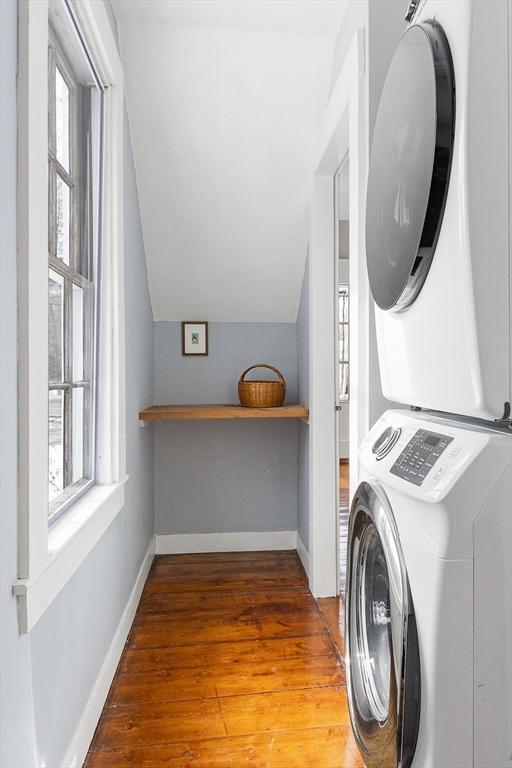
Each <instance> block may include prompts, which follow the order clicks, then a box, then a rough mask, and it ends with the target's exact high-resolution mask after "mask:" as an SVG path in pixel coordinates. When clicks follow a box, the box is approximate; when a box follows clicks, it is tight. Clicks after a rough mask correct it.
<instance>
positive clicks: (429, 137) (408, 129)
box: [366, 22, 455, 310]
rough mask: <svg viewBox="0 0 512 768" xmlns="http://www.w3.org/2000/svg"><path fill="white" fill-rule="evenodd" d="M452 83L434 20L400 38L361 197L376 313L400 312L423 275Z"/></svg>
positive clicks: (446, 148) (447, 136)
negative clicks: (364, 190) (389, 310)
mask: <svg viewBox="0 0 512 768" xmlns="http://www.w3.org/2000/svg"><path fill="white" fill-rule="evenodd" d="M454 125H455V83H454V76H453V65H452V59H451V54H450V48H449V45H448V42H447V40H446V36H445V34H444V32H443V30H442V28H441V27H440V26H439V24H437V23H435V22H425V23H422V24H415V25H413V26H411V27H409V29H408V30H407V32H406V33H405V34H404V36H403V37H402V39H401V41H400V43H399V45H398V48H397V50H396V52H395V54H394V56H393V59H392V61H391V65H390V67H389V70H388V73H387V76H386V80H385V83H384V88H383V90H382V95H381V99H380V103H379V108H378V111H377V117H376V122H375V128H374V134H373V142H372V149H371V156H370V168H369V174H368V188H367V198H366V259H367V267H368V276H369V280H370V287H371V290H372V294H373V297H374V299H375V301H376V303H377V304H378V306H379V307H380V308H381V309H384V310H387V309H393V310H403V309H405V308H406V307H408V306H409V305H410V304H412V302H413V301H414V300H415V299H416V297H417V296H418V294H419V292H420V291H421V289H422V287H423V283H424V282H425V278H426V277H427V273H428V271H429V268H430V265H431V262H432V258H433V256H434V251H435V247H436V244H437V239H438V235H439V230H440V228H441V222H442V218H443V212H444V207H445V201H446V195H447V191H448V182H449V175H450V167H451V161H452V153H453V138H454Z"/></svg>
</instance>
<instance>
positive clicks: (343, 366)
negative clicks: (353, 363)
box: [339, 363, 348, 400]
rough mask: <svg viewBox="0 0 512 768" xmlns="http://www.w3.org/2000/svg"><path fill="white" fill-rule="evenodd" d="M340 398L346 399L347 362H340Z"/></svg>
mask: <svg viewBox="0 0 512 768" xmlns="http://www.w3.org/2000/svg"><path fill="white" fill-rule="evenodd" d="M339 376H340V391H339V396H340V400H348V363H341V364H340V373H339Z"/></svg>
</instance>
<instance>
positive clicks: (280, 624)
mask: <svg viewBox="0 0 512 768" xmlns="http://www.w3.org/2000/svg"><path fill="white" fill-rule="evenodd" d="M330 621H331V622H332V615H330V614H329V606H328V605H327V604H326V605H325V612H324V610H322V609H320V608H319V605H318V603H317V602H316V601H315V600H314V598H313V597H312V596H311V594H310V592H309V589H308V586H307V581H306V577H305V574H304V571H303V569H302V566H301V564H300V561H299V559H298V557H297V554H296V553H295V552H246V553H229V554H221V553H219V554H217V553H216V554H205V555H169V556H167V555H165V556H157V557H156V558H155V560H154V562H153V565H152V568H151V572H150V575H149V578H148V582H147V584H146V587H145V589H144V593H143V596H142V599H141V602H140V605H139V608H138V611H137V615H136V617H135V620H134V623H133V626H132V629H131V632H130V635H129V638H128V641H127V644H126V647H125V650H124V652H123V656H122V658H121V661H120V663H119V667H118V670H117V673H116V676H115V679H114V682H113V684H112V687H111V690H110V693H109V696H108V699H107V703H106V705H105V708H104V710H103V714H102V716H101V719H100V722H99V724H98V728H97V730H96V734H95V736H94V740H93V743H92V745H91V750H90V752H89V755H88V758H87V761H86V768H133V767H134V766H141V767H144V768H157V766H158V767H159V768H160V766H163V767H164V768H242V767H243V766H251V768H295V766H296V767H297V768H299V766H300V768H307V766H314V767H315V768H362V765H363V764H362V762H361V761H360V758H359V756H358V754H357V749H356V747H355V745H354V742H353V740H352V737H351V735H350V726H349V722H348V713H347V706H346V697H345V684H344V675H343V668H342V665H341V659H340V655H339V651H338V649H337V647H336V645H335V643H334V642H333V635H332V634H331V631H330V628H329V623H330Z"/></svg>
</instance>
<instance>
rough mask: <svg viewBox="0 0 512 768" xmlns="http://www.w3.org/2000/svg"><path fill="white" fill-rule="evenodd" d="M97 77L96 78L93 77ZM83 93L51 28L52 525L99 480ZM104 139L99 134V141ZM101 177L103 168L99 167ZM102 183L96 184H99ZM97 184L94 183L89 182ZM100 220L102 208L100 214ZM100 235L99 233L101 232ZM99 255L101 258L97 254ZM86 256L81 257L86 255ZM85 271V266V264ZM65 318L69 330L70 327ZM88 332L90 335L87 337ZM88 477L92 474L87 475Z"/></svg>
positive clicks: (95, 263)
mask: <svg viewBox="0 0 512 768" xmlns="http://www.w3.org/2000/svg"><path fill="white" fill-rule="evenodd" d="M57 71H59V73H60V75H61V77H62V79H63V80H64V83H65V84H66V86H67V87H68V93H69V114H70V117H69V121H68V130H69V139H68V141H69V147H68V152H69V163H68V165H69V168H68V169H66V168H65V167H64V166H63V165H62V164H61V162H60V161H59V158H58V156H57V152H58V150H57V145H56V143H55V145H54V140H55V141H56V122H57V121H56V109H55V93H54V88H55V74H56V72H57ZM95 79H96V78H95ZM96 87H97V89H98V90H99V91H100V93H101V96H100V99H101V107H100V110H99V113H98V115H97V118H98V121H99V126H98V130H99V132H100V133H101V132H102V122H103V116H102V112H103V98H104V89H103V88H102V87H101V84H100V83H99V82H96ZM83 91H84V89H83V87H82V86H81V85H80V84H79V82H78V81H77V79H76V78H75V76H74V74H73V67H72V65H71V63H70V62H69V61H68V60H67V57H66V54H65V52H64V51H63V50H62V48H61V45H60V42H59V40H58V39H57V36H56V34H55V33H54V30H53V28H52V27H50V29H49V34H48V94H49V98H48V103H49V109H48V128H49V133H50V137H49V141H48V169H49V171H48V172H49V183H48V227H49V229H48V269H49V270H53V271H54V272H56V273H57V274H58V275H60V276H61V278H62V280H63V305H64V307H63V323H64V326H63V331H64V333H63V350H62V354H63V372H62V376H61V381H60V382H57V381H55V382H52V381H49V382H48V394H49V393H50V391H52V390H54V391H62V396H63V490H62V492H61V493H60V494H59V496H58V497H57V498H56V499H55V500H53V501H49V509H48V525H50V526H51V525H54V524H55V523H56V522H57V521H58V520H59V519H60V518H61V517H62V515H64V514H66V512H67V511H68V510H69V509H70V508H71V506H72V505H73V504H75V503H76V502H77V500H78V499H79V498H80V497H81V496H83V495H84V493H86V492H87V491H88V490H90V488H92V487H93V485H94V484H95V482H96V471H95V469H96V468H95V466H94V463H95V421H96V414H95V410H96V385H97V382H96V374H97V370H96V368H97V366H96V343H95V342H96V334H97V321H98V309H99V308H98V301H97V298H98V297H97V291H96V287H97V278H98V274H99V259H98V258H96V259H95V258H94V255H93V252H92V249H93V243H92V242H90V233H88V232H87V224H88V222H87V220H86V214H85V201H86V199H87V195H88V193H89V191H90V190H89V188H88V186H87V182H86V173H87V169H86V157H85V147H84V132H85V131H84V127H83V111H84V106H85V105H84V93H83ZM103 139H104V137H103V136H100V142H103ZM99 172H100V175H101V167H100V168H99ZM59 177H60V178H61V179H62V182H63V183H64V184H66V185H67V186H68V188H69V189H70V199H71V204H70V236H69V264H66V262H64V261H62V260H61V259H60V258H59V257H58V256H57V237H56V232H55V230H52V227H51V226H50V221H51V218H52V213H53V211H55V210H56V197H57V183H58V179H59ZM96 181H98V180H96ZM91 183H94V180H91ZM96 213H97V215H98V216H99V213H100V211H99V207H98V211H97V212H96ZM100 234H101V233H100ZM82 250H84V251H85V252H86V254H87V262H88V263H87V273H88V276H87V277H85V276H84V275H83V274H82V272H81V271H80V264H79V261H80V254H81V252H82ZM96 255H97V254H96ZM82 258H84V257H83V255H82ZM82 267H83V264H82ZM75 285H77V286H78V287H79V288H81V289H82V291H83V296H84V321H83V323H84V327H83V331H84V339H83V355H84V369H83V371H84V376H83V379H82V381H81V382H77V381H75V377H74V374H73V370H72V368H73V341H74V339H73V328H72V323H73V288H74V286H75ZM66 319H67V321H68V323H71V327H66ZM87 328H89V330H90V333H89V334H87ZM77 388H81V389H82V390H83V392H84V397H83V408H84V416H83V420H82V421H83V427H84V434H83V439H82V440H83V454H82V455H83V467H84V469H85V471H86V476H85V477H82V478H80V479H79V480H77V481H75V482H73V455H72V452H73V445H74V443H73V434H72V430H73V422H74V419H73V392H74V390H75V389H77ZM87 474H88V475H89V476H87Z"/></svg>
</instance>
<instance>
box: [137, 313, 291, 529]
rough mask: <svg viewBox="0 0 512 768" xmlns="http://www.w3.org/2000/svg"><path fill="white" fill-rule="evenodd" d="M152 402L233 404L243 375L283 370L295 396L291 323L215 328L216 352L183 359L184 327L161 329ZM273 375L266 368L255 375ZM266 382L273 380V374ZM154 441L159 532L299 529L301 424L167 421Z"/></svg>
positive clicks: (211, 348) (212, 335)
mask: <svg viewBox="0 0 512 768" xmlns="http://www.w3.org/2000/svg"><path fill="white" fill-rule="evenodd" d="M153 354H154V401H155V402H157V403H230V402H231V403H235V402H238V394H237V382H238V377H239V375H240V373H241V372H242V371H243V370H244V368H246V367H247V366H249V365H250V364H251V363H254V362H268V363H270V364H272V365H275V366H276V367H277V368H279V369H280V370H281V371H282V373H283V374H284V376H285V378H286V381H287V401H288V402H293V401H296V399H297V391H298V381H297V327H296V325H295V324H294V323H211V324H210V326H209V355H208V357H202V358H189V357H182V355H181V326H180V323H173V322H157V323H154V353H153ZM259 374H263V375H266V374H265V372H264V371H259V372H258V371H255V372H254V374H251V375H255V376H258V375H259ZM268 375H269V376H273V374H271V373H270V372H268ZM149 429H152V430H154V436H155V527H156V532H157V533H163V534H176V533H215V532H219V533H220V532H231V531H274V530H275V531H279V530H296V528H297V424H296V422H295V420H293V421H284V420H283V421H281V420H280V421H277V422H274V421H270V420H265V421H252V420H248V421H197V422H194V421H185V422H163V423H160V424H155V425H153V426H152V427H149Z"/></svg>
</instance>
